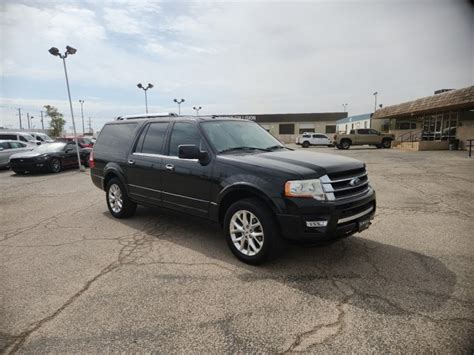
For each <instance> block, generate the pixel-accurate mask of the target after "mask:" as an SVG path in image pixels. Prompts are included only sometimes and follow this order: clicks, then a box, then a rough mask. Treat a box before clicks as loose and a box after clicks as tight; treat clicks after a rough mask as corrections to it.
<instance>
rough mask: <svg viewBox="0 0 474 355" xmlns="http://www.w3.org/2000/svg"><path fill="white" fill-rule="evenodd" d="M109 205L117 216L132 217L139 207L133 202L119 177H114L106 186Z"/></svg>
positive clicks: (113, 214) (110, 209) (111, 211)
mask: <svg viewBox="0 0 474 355" xmlns="http://www.w3.org/2000/svg"><path fill="white" fill-rule="evenodd" d="M105 191H106V199H107V207H108V208H109V211H110V213H111V214H112V216H114V217H115V218H126V217H130V216H132V215H133V214H134V213H135V210H136V209H137V205H136V203H134V202H132V201H131V200H130V199H129V197H128V195H127V191H125V188H124V187H123V184H122V183H121V182H120V180H119V179H117V178H113V179H111V180H110V181H109V182H108V183H107V188H106V190H105Z"/></svg>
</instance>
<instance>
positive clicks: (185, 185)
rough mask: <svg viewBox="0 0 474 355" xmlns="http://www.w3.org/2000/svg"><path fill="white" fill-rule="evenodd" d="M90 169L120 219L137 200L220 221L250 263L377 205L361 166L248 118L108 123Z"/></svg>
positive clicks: (329, 233)
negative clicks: (284, 139)
mask: <svg viewBox="0 0 474 355" xmlns="http://www.w3.org/2000/svg"><path fill="white" fill-rule="evenodd" d="M90 166H91V178H92V181H93V183H94V184H95V185H96V186H97V187H99V188H101V189H103V190H105V191H106V202H107V206H108V208H109V211H110V213H111V214H112V215H113V216H114V217H117V218H125V217H129V216H131V215H133V214H134V212H135V209H136V206H137V204H141V205H147V206H158V207H166V208H169V209H173V210H175V211H178V212H179V213H188V214H192V215H195V216H199V217H202V218H206V219H209V220H212V221H216V222H219V223H220V224H221V225H222V226H223V228H224V231H225V235H226V239H227V243H228V245H229V247H230V249H231V251H232V252H233V253H234V255H235V256H237V257H238V258H239V259H240V260H242V261H244V262H246V263H250V264H258V263H261V262H263V261H264V260H265V259H267V258H268V257H269V256H271V255H275V254H277V253H276V252H277V251H278V250H281V248H282V247H281V246H282V239H289V240H298V241H304V242H310V243H315V242H318V241H322V240H325V241H328V240H329V241H330V240H335V239H337V238H340V237H346V236H349V235H352V234H354V233H356V232H360V231H362V230H364V229H365V228H367V227H369V225H370V220H371V219H372V218H373V216H374V214H375V208H376V205H375V192H374V190H373V189H372V187H371V186H370V184H369V181H368V177H367V172H366V170H365V164H364V163H362V162H360V161H358V160H354V159H350V158H345V157H341V156H336V155H330V154H322V153H315V152H308V151H306V152H303V151H293V150H292V149H289V148H286V147H285V146H283V145H282V144H281V143H280V142H279V141H278V140H277V139H276V138H274V137H273V136H272V135H271V134H269V133H268V132H267V131H266V130H265V129H263V128H262V127H261V126H260V125H258V124H256V123H255V122H251V121H246V120H238V119H225V118H210V117H207V118H206V117H176V118H175V117H166V118H161V119H135V120H133V121H132V120H127V121H115V122H111V123H108V124H106V125H105V126H104V128H103V129H102V131H101V133H100V135H99V137H98V139H97V142H96V144H95V146H94V150H93V152H92V153H91V156H90Z"/></svg>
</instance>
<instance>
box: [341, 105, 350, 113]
mask: <svg viewBox="0 0 474 355" xmlns="http://www.w3.org/2000/svg"><path fill="white" fill-rule="evenodd" d="M347 105H349V104H342V107H344V112H346V111H347Z"/></svg>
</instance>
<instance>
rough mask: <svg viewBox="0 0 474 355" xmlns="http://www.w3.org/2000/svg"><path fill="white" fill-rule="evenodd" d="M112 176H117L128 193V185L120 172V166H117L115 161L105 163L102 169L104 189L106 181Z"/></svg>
mask: <svg viewBox="0 0 474 355" xmlns="http://www.w3.org/2000/svg"><path fill="white" fill-rule="evenodd" d="M113 178H118V179H119V180H120V182H121V183H122V184H123V186H124V187H125V189H126V191H127V193H128V186H127V183H126V179H125V176H124V174H123V172H122V169H121V168H120V166H118V164H115V163H112V164H110V165H107V166H106V167H105V169H104V180H103V189H104V190H105V189H106V188H107V184H108V182H109V181H110V180H111V179H113Z"/></svg>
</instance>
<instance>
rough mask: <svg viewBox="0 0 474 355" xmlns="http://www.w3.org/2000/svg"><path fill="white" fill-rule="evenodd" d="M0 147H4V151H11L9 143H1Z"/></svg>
mask: <svg viewBox="0 0 474 355" xmlns="http://www.w3.org/2000/svg"><path fill="white" fill-rule="evenodd" d="M0 147H2V148H3V149H10V147H9V145H8V142H1V143H0Z"/></svg>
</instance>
